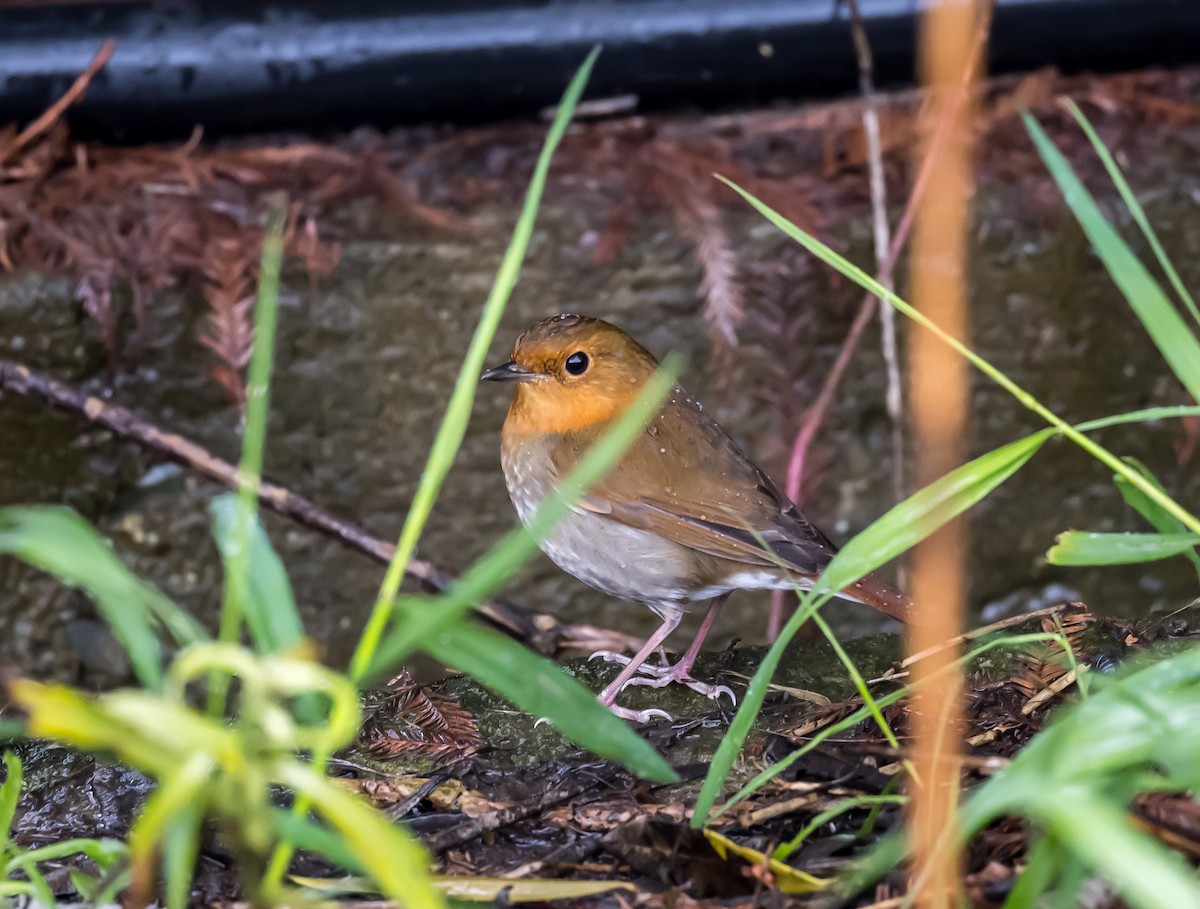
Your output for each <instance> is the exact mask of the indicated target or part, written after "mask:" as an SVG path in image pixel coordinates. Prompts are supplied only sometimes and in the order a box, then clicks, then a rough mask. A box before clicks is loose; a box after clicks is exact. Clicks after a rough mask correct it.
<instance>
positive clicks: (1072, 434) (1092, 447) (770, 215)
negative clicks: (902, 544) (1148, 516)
mask: <svg viewBox="0 0 1200 909" xmlns="http://www.w3.org/2000/svg"><path fill="white" fill-rule="evenodd" d="M717 179H718V180H720V181H721V182H722V183H724V184H725V185H726V186H728V187H729V188H730V189H732V190H733V191H734V192H736V193H737V194H738V195H740V196H741V197H742V198H743V199H745V200H746V201H747V202H748V203H749V204H750V206H751V207H752V208H754V209H755V210H756V211H758V212H759V213H760V214H761V215H762V216H763V217H764V218H766V219H767V220H768V221H770V222H771V223H772V224H774V225H775V226H776V227H777V228H779V230H780V231H782V232H783V233H784V234H786V235H787V236H788V237H790V238H791V239H793V240H795V241H796V242H797V243H798V244H800V245H801V246H803V247H804V248H805V249H807V250H808V251H809V252H811V253H812V254H813V255H814V256H816V257H817V258H818V259H820V260H821V261H822V262H824V263H826V264H827V265H829V266H830V267H831V268H834V269H836V270H837V271H838V272H840V273H841V274H843V275H845V276H846V277H847V278H849V279H850V280H851V281H853V282H854V283H855V284H857V285H858V286H859V287H861V288H863V289H864V290H866V291H867V292H868V293H872V294H874V295H875V296H877V297H878V298H879V299H880V300H882V301H883V302H885V303H887V304H888V305H889V306H892V307H894V308H895V309H898V310H899V311H900V312H902V313H903V314H904V315H906V316H907V317H908V318H910V319H912V320H913V321H914V322H916V323H917V324H918V325H921V326H923V327H925V328H927V329H928V330H929V331H931V332H933V334H934V335H935V336H936V337H937V338H938V339H939V340H941V341H942V342H943V343H945V344H946V345H947V346H948V347H950V348H951V349H953V350H954V351H956V352H957V353H959V354H960V355H961V356H963V357H964V358H966V359H967V360H968V361H969V362H970V363H971V364H972V365H974V366H975V367H976V368H977V369H978V370H979V371H980V372H982V373H983V374H984V375H986V376H987V377H988V378H989V379H991V380H992V381H993V382H995V383H996V384H997V385H999V386H1000V387H1001V388H1003V389H1004V390H1005V391H1007V392H1008V393H1009V394H1011V395H1012V396H1013V397H1014V398H1016V399H1017V400H1018V401H1019V402H1020V403H1021V405H1022V406H1024V407H1026V408H1028V409H1029V410H1031V411H1033V412H1034V413H1036V414H1037V415H1038V416H1039V417H1041V418H1042V419H1043V420H1045V421H1046V422H1047V423H1049V424H1050V425H1051V426H1054V427H1056V428H1057V429H1058V431H1059V432H1061V433H1062V434H1063V435H1064V436H1066V437H1067V438H1069V439H1070V440H1071V441H1072V442H1074V443H1075V444H1076V445H1078V446H1079V447H1080V448H1082V449H1083V450H1084V451H1086V452H1087V453H1088V454H1090V455H1091V456H1092V457H1094V458H1096V460H1098V461H1100V462H1101V463H1103V464H1106V465H1108V466H1109V467H1110V468H1112V470H1113V471H1114V472H1116V473H1118V474H1121V475H1122V476H1125V477H1126V478H1127V479H1129V480H1130V482H1132V483H1133V485H1135V486H1137V487H1138V488H1139V489H1141V490H1142V492H1144V493H1146V495H1147V496H1149V498H1151V499H1152V500H1154V501H1155V502H1157V503H1158V504H1159V505H1161V506H1162V507H1163V508H1164V509H1165V510H1166V511H1167V512H1169V513H1170V514H1172V515H1174V516H1175V517H1176V518H1178V519H1179V520H1180V521H1182V522H1183V523H1184V525H1185V526H1186V527H1187V529H1188V530H1190V531H1192V532H1193V533H1197V534H1200V518H1198V517H1196V515H1193V514H1192V513H1191V512H1189V511H1188V510H1187V509H1186V508H1184V507H1183V506H1182V505H1180V504H1179V503H1178V502H1176V501H1174V500H1173V499H1172V498H1171V497H1170V496H1168V495H1165V494H1164V493H1163V492H1162V491H1161V490H1158V489H1155V488H1154V486H1153V484H1151V483H1147V482H1146V480H1145V478H1143V477H1141V476H1140V475H1138V473H1137V472H1136V471H1135V470H1133V469H1132V468H1130V467H1129V466H1128V465H1127V464H1125V463H1124V462H1122V461H1121V459H1120V458H1118V457H1117V456H1116V455H1114V454H1113V453H1112V452H1110V451H1109V450H1108V449H1106V448H1104V446H1102V445H1100V444H1099V443H1097V442H1094V441H1092V440H1091V439H1089V438H1088V437H1087V436H1086V435H1084V431H1083V430H1081V429H1079V428H1077V427H1074V426H1072V425H1071V424H1070V423H1068V422H1067V421H1066V420H1064V419H1063V418H1062V417H1060V416H1058V415H1057V414H1056V413H1054V412H1053V411H1052V410H1050V409H1049V408H1048V407H1046V406H1045V405H1044V404H1042V402H1041V401H1039V400H1038V399H1037V398H1035V397H1034V396H1033V395H1031V394H1030V393H1029V392H1027V391H1026V390H1025V389H1023V388H1022V387H1021V386H1020V385H1018V384H1017V383H1016V382H1014V381H1013V380H1012V379H1010V378H1009V377H1008V376H1006V375H1005V374H1004V373H1003V372H1002V371H1001V370H999V369H997V368H996V367H995V366H993V365H992V364H991V363H989V362H988V361H987V360H985V359H984V358H983V357H981V356H979V354H977V353H975V351H973V350H971V349H970V348H969V347H967V346H966V345H965V344H963V343H962V342H961V341H959V340H958V339H957V338H954V337H952V336H951V335H949V334H947V332H946V331H945V330H944V329H942V328H941V326H939V325H937V324H936V323H935V322H933V321H931V320H930V319H929V318H928V317H927V316H925V315H924V314H923V313H921V312H919V311H918V310H916V309H914V308H913V307H912V306H911V305H910V304H909V303H907V302H906V301H904V300H903V299H902V298H901V297H900V296H898V295H897V294H896V293H895V292H894V291H891V290H889V289H888V288H886V287H884V286H883V285H882V284H880V283H879V282H878V281H876V280H875V279H874V278H872V277H871V276H870V275H869V274H867V273H866V272H865V271H863V270H862V269H861V268H859V267H858V266H856V265H854V264H853V263H851V262H849V261H848V260H847V259H845V258H844V257H843V256H841V255H839V254H838V253H837V252H835V251H834V250H832V249H831V248H830V247H829V246H827V245H826V244H824V243H822V242H821V241H820V240H818V239H817V238H816V237H814V236H812V235H811V234H808V233H806V232H805V231H803V230H801V229H800V228H799V227H797V226H796V225H795V224H792V223H791V222H790V221H789V220H788V219H787V218H785V217H784V216H783V215H781V214H779V212H777V211H775V210H774V209H773V208H771V207H770V206H769V205H767V204H766V203H765V202H762V201H760V200H759V199H757V198H755V197H754V196H753V195H751V194H750V193H748V192H746V190H744V189H742V188H741V187H740V186H738V185H737V184H736V183H734V182H732V181H731V180H726V179H725V178H724V177H721V176H719V175H718V176H717ZM1135 261H1136V260H1135ZM1196 368H1197V369H1200V364H1198V365H1197V367H1196ZM1101 422H1102V421H1093V428H1098V426H1099V424H1100V423H1101Z"/></svg>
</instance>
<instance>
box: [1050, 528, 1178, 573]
mask: <svg viewBox="0 0 1200 909" xmlns="http://www.w3.org/2000/svg"><path fill="white" fill-rule="evenodd" d="M1197 544H1200V537H1197V536H1196V535H1195V534H1191V533H1092V532H1090V531H1085V530H1068V531H1067V532H1065V533H1060V534H1059V535H1058V542H1056V543H1055V544H1054V546H1053V547H1051V549H1050V551H1049V552H1047V553H1046V561H1048V562H1049V563H1050V564H1051V565H1132V564H1136V563H1138V562H1154V561H1157V560H1159V559H1169V558H1170V557H1171V556H1176V555H1179V554H1180V553H1183V552H1191V551H1193V550H1194V549H1195V548H1196V546H1197Z"/></svg>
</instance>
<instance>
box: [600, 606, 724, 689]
mask: <svg viewBox="0 0 1200 909" xmlns="http://www.w3.org/2000/svg"><path fill="white" fill-rule="evenodd" d="M728 597H729V594H723V595H722V596H719V597H715V598H714V599H713V600H712V601H711V602H710V603H709V604H708V612H707V613H705V615H704V621H703V622H701V623H700V628H699V630H698V631H697V632H696V637H695V638H694V639H693V640H692V643H691V644H689V645H688V649H687V651H686V652H685V653H684V654H683V656H681V657H680V658H679V660H678V661H677V662H676V663H675V665H673V666H664V667H662V668H657V667H650V666H642V667H641V672H642V673H644V675H641V676H638V677H637V678H633V677H632V673H630V676H631V677H630V678H628V679H626V680H625V682H624V683H623V684H624V685H648V686H650V687H651V688H665V687H666V686H667V685H670V684H671V683H672V682H678V683H679V684H681V685H686V686H687V687H688V688H690V689H692V691H695V692H698V693H699V694H702V695H704V696H705V697H707V698H711V699H712V700H714V701H715V700H719V699H720V697H721V695H723V694H727V695H729V699H730V700H731V701H733V702H734V703H735V704H736V703H737V698H735V697H734V695H733V690H732V689H731V688H729V687H727V686H725V685H709V684H708V683H706V682H699V681H697V680H696V679H694V678H692V667H693V666H694V665H695V664H696V657H697V656H699V655H700V648H701V647H702V646H704V639H705V638H706V637H708V632H709V631H710V630H711V629H712V626H713V623H714V622H715V621H716V620H717V614H718V613H719V612H720V611H721V607H722V606H723V605H725V600H726V599H728ZM635 659H636V657H635ZM626 668H628V667H626Z"/></svg>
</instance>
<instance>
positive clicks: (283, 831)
mask: <svg viewBox="0 0 1200 909" xmlns="http://www.w3.org/2000/svg"><path fill="white" fill-rule="evenodd" d="M271 818H272V821H273V823H274V825H275V829H276V831H277V832H278V833H279V834H280V835H281V836H282V837H283V838H284V839H286V840H287V841H288V842H290V843H295V844H296V845H297V846H298V847H299V848H301V849H306V850H308V851H309V852H315V853H317V854H318V855H323V856H325V858H327V859H329V860H330V861H331V862H333V863H334V864H335V865H338V866H339V867H341V868H344V869H346V870H347V871H350V872H354V873H357V874H361V873H362V871H363V867H362V862H360V861H359V860H358V856H356V855H355V854H354V852H353V851H352V850H351V849H350V847H349V846H348V845H347V844H346V841H345V840H344V839H342V837H340V836H338V835H337V834H336V833H334V832H333V831H331V830H328V829H327V828H325V827H321V826H319V825H318V824H316V823H314V822H313V821H312V820H310V819H309V818H307V817H297V816H296V815H295V814H293V813H292V812H290V811H284V810H283V809H282V808H274V809H272V811H271Z"/></svg>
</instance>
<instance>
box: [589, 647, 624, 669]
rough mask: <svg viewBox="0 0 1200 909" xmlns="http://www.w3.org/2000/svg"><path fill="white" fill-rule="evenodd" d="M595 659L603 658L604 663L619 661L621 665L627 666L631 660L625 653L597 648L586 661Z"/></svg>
mask: <svg viewBox="0 0 1200 909" xmlns="http://www.w3.org/2000/svg"><path fill="white" fill-rule="evenodd" d="M595 659H601V660H604V662H606V663H620V664H621V665H622V666H628V665H629V664H630V663H631V662H632V660H630V658H629V657H627V656H625V654H623V653H617V652H615V651H613V650H597V651H596V652H595V653H593V654H592V655H591V656H589V657H588V662H589V663H590V662H591V661H592V660H595Z"/></svg>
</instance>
